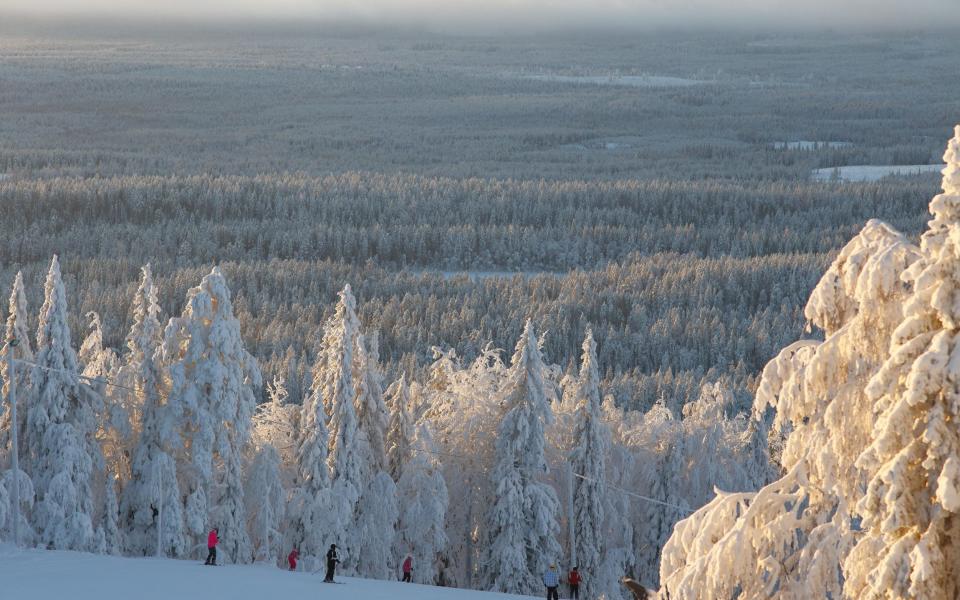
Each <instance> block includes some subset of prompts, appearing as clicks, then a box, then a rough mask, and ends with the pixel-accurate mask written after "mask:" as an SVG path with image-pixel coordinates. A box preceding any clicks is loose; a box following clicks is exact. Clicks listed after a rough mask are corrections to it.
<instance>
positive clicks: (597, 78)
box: [523, 74, 713, 87]
mask: <svg viewBox="0 0 960 600" xmlns="http://www.w3.org/2000/svg"><path fill="white" fill-rule="evenodd" d="M523 77H524V79H532V80H534V81H550V82H555V83H575V84H581V85H620V86H626V87H688V86H691V85H702V84H705V83H713V82H711V81H701V80H699V79H687V78H685V77H670V76H667V75H552V74H544V75H524V76H523Z"/></svg>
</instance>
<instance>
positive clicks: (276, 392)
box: [252, 375, 327, 489]
mask: <svg viewBox="0 0 960 600" xmlns="http://www.w3.org/2000/svg"><path fill="white" fill-rule="evenodd" d="M267 396H268V401H267V402H264V403H262V404H259V405H257V409H256V411H255V412H254V414H253V433H252V440H253V445H254V446H255V447H257V448H262V447H264V446H272V447H273V448H274V450H276V451H277V454H278V455H279V458H280V476H281V481H283V483H284V487H285V488H288V489H289V488H291V487H293V485H294V483H295V481H296V480H297V476H296V465H297V461H298V460H299V455H298V446H299V444H298V439H297V423H298V419H299V413H300V412H301V410H302V407H301V406H298V405H296V404H292V403H291V402H290V401H289V400H290V396H289V393H288V392H287V386H286V380H285V379H284V378H283V376H280V375H278V376H277V377H275V378H274V380H273V383H269V384H267ZM326 444H327V441H326V439H325V434H324V439H323V441H322V445H323V448H324V456H323V462H324V464H326V453H325V451H326Z"/></svg>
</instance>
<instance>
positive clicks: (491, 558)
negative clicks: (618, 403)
mask: <svg viewBox="0 0 960 600" xmlns="http://www.w3.org/2000/svg"><path fill="white" fill-rule="evenodd" d="M545 371H546V368H545V366H544V364H543V358H542V357H541V355H540V347H539V342H538V340H537V337H536V335H535V334H534V330H533V324H532V323H531V322H530V321H527V323H526V326H525V327H524V330H523V334H522V335H521V337H520V340H519V341H518V342H517V348H516V351H515V352H514V355H513V360H512V363H511V367H510V372H509V374H508V384H507V387H506V389H505V396H504V399H503V407H504V409H505V411H506V413H505V414H504V416H503V419H502V421H501V422H500V426H499V427H498V430H497V433H498V437H497V441H496V456H495V462H494V466H493V471H492V473H491V477H492V481H493V485H494V488H495V492H494V500H493V506H492V507H491V509H490V511H489V514H488V517H487V521H486V527H487V528H488V533H487V540H488V543H487V549H486V557H485V561H484V564H483V565H482V572H483V578H484V580H485V582H486V583H485V585H486V587H487V588H488V589H490V590H491V591H499V592H507V593H515V594H534V593H539V592H540V591H541V589H542V587H543V585H542V583H541V579H540V578H541V575H542V574H543V572H544V571H545V569H546V567H547V565H549V564H550V563H551V562H552V561H556V560H557V559H558V558H559V557H560V545H559V544H558V543H557V539H556V535H557V531H558V525H557V520H556V515H557V511H558V510H559V501H558V500H557V497H556V493H555V492H554V491H553V488H551V487H550V486H549V485H547V484H545V483H543V482H541V481H540V478H541V477H543V476H545V475H546V474H547V463H546V459H545V456H544V446H545V439H544V426H545V425H546V424H548V423H550V421H551V420H552V414H551V410H550V400H551V398H552V397H553V396H554V390H553V387H552V384H551V382H550V381H549V380H548V379H547V377H546V374H545Z"/></svg>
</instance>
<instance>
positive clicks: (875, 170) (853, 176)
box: [813, 165, 943, 181]
mask: <svg viewBox="0 0 960 600" xmlns="http://www.w3.org/2000/svg"><path fill="white" fill-rule="evenodd" d="M942 169H943V165H855V166H849V167H830V168H826V169H814V171H813V179H814V181H831V180H832V179H833V177H834V173H836V174H837V179H839V180H840V181H878V180H880V179H883V178H884V177H887V176H890V175H917V174H919V173H938V172H940V171H941V170H942Z"/></svg>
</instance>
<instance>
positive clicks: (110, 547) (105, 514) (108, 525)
mask: <svg viewBox="0 0 960 600" xmlns="http://www.w3.org/2000/svg"><path fill="white" fill-rule="evenodd" d="M119 517H120V507H119V506H117V481H116V479H114V478H113V477H108V478H107V480H106V486H105V489H104V494H103V511H102V513H101V515H100V527H98V528H97V538H98V539H99V540H102V542H103V546H102V547H101V548H100V552H101V553H103V554H111V555H113V556H119V555H120V553H121V549H122V548H123V540H122V534H121V532H120V527H119V525H118V520H119Z"/></svg>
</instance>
